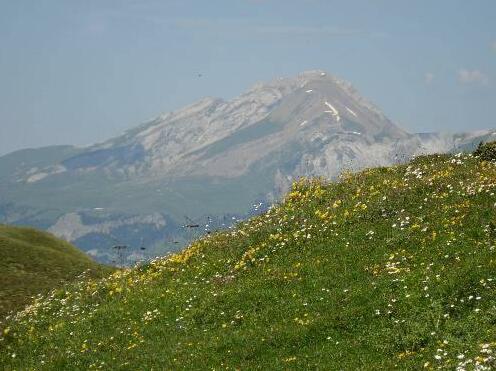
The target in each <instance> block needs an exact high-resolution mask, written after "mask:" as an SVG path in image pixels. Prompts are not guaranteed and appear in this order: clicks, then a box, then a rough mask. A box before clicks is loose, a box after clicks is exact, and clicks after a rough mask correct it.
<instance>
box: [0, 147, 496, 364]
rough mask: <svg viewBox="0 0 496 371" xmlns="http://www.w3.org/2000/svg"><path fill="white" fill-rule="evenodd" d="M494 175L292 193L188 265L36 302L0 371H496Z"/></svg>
mask: <svg viewBox="0 0 496 371" xmlns="http://www.w3.org/2000/svg"><path fill="white" fill-rule="evenodd" d="M495 187H496V165H495V164H494V163H489V162H481V161H480V160H479V159H477V158H474V157H472V156H471V155H460V156H453V157H450V156H429V157H421V158H418V159H416V160H414V161H413V162H412V163H410V164H408V165H405V166H397V167H391V168H377V169H370V170H366V171H364V172H361V173H358V174H354V175H351V174H345V175H343V176H342V178H341V180H340V181H339V182H337V183H327V182H325V181H321V180H307V181H300V182H298V183H296V184H295V185H294V187H293V189H292V191H291V192H290V193H289V194H288V195H287V196H286V198H285V200H284V202H282V203H281V205H279V206H277V207H274V208H272V209H271V210H270V211H269V212H268V213H267V214H265V215H262V216H259V217H256V218H253V219H251V220H249V221H247V222H244V223H242V224H239V225H238V226H237V228H236V229H233V230H231V231H226V232H222V233H218V234H215V235H212V236H210V237H206V238H204V239H201V240H199V241H196V242H195V243H193V244H192V245H191V246H190V247H189V248H188V249H186V250H185V251H184V252H182V253H180V254H177V255H174V256H171V257H169V258H163V259H158V260H156V261H153V262H151V263H150V264H149V265H146V266H142V267H138V268H134V269H128V270H124V271H119V272H116V273H114V274H113V275H112V276H111V277H109V278H104V279H102V280H81V281H80V282H77V283H75V284H72V285H71V286H69V287H65V288H63V289H59V290H55V291H53V292H52V293H51V294H50V295H48V296H46V297H45V298H39V299H37V300H36V301H35V302H34V303H33V304H32V305H31V306H30V307H28V308H27V309H26V310H25V311H23V312H20V313H19V314H18V315H17V316H15V317H14V318H12V319H11V320H10V321H9V322H8V323H7V327H6V328H5V331H4V334H3V338H2V339H1V341H0V364H3V365H5V367H6V368H7V369H59V370H65V369H71V370H78V369H81V370H82V369H94V368H101V369H122V370H138V369H156V370H161V369H174V370H175V369H186V370H193V369H216V370H219V369H261V370H268V369H270V370H271V369H328V370H339V369H347V370H357V369H366V370H378V369H394V368H398V369H420V368H423V367H425V368H437V367H444V368H448V369H454V368H455V367H456V366H457V365H462V364H464V363H467V365H468V366H467V368H468V369H470V366H471V365H472V366H474V365H475V364H479V365H485V366H487V367H494V366H496V364H495V361H494V359H493V358H492V357H491V354H490V353H491V352H494V351H496V349H495V348H496V343H495V341H496V325H495V324H496V305H495V303H496V267H495V263H496V260H495V258H496V252H495V237H496V219H495V202H496V197H495V195H494V191H495Z"/></svg>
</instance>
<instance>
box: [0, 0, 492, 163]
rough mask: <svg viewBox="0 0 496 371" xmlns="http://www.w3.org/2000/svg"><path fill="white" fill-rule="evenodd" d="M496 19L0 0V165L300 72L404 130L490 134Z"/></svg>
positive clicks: (295, 5)
mask: <svg viewBox="0 0 496 371" xmlns="http://www.w3.org/2000/svg"><path fill="white" fill-rule="evenodd" d="M495 20H496V1H494V0H486V1H484V0H481V1H476V0H474V1H467V0H437V1H432V0H415V1H413V0H412V1H406V0H405V1H400V0H387V1H386V0H363V1H357V0H346V1H344V0H340V1H333V0H321V1H319V0H209V1H204V0H197V1H188V0H178V1H175V0H160V1H158V0H157V1H155V0H149V1H147V0H115V1H106V0H74V1H70V0H46V1H39V0H31V1H27V0H0V154H3V153H7V152H9V151H12V150H15V149H19V148H24V147H32V146H43V145H49V144H61V143H67V144H78V145H83V144H90V143H93V142H96V141H101V140H104V139H106V138H108V137H111V136H114V135H116V134H119V133H120V132H122V131H123V130H124V129H127V128H130V127H132V126H135V125H137V124H139V123H141V122H143V121H145V120H147V119H149V118H151V117H153V116H156V115H157V114H159V113H161V112H165V111H169V110H174V109H177V108H180V107H181V106H182V105H185V104H188V103H191V102H192V101H194V100H196V99H198V98H200V97H203V96H217V97H222V98H231V97H233V96H235V95H238V94H239V93H241V92H242V91H244V90H245V89H246V88H248V87H250V86H251V85H253V84H254V83H255V82H257V81H261V80H268V79H272V78H275V77H279V76H288V75H294V74H297V73H299V72H302V71H304V70H309V69H324V70H327V71H328V72H330V73H332V74H335V75H337V76H339V77H341V78H344V79H346V80H349V81H351V82H352V83H353V84H354V85H355V86H356V87H357V88H358V89H359V90H360V91H361V92H362V94H363V95H364V96H365V97H367V98H369V99H370V100H372V101H373V102H375V103H376V104H377V105H379V106H380V107H381V108H382V109H383V110H384V112H385V113H386V114H387V115H388V116H390V117H391V118H392V119H393V120H395V121H396V122H397V123H399V124H400V125H401V126H403V127H404V128H406V129H408V130H410V131H435V130H450V131H461V130H471V129H482V128H496V119H495V118H494V116H495V114H494V112H493V109H494V106H495V105H496V21H495ZM198 74H202V77H198Z"/></svg>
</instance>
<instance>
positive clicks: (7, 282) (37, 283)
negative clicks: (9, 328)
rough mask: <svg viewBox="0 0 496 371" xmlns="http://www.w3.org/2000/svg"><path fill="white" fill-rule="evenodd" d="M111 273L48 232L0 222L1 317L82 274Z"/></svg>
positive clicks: (89, 275) (97, 274)
mask: <svg viewBox="0 0 496 371" xmlns="http://www.w3.org/2000/svg"><path fill="white" fill-rule="evenodd" d="M111 272H112V269H110V268H108V267H104V266H101V265H99V264H97V263H95V262H94V261H93V260H91V259H90V258H89V257H88V256H87V255H86V254H84V253H83V252H81V251H79V250H78V249H77V248H76V247H74V246H72V245H70V244H69V243H67V242H65V241H62V240H59V239H57V238H55V237H54V236H53V235H51V234H49V233H46V232H42V231H38V230H35V229H31V228H20V227H13V226H6V225H0V319H2V318H3V317H4V316H5V315H7V313H9V312H10V311H15V310H19V309H22V307H23V306H25V305H26V304H27V303H29V302H30V301H31V300H32V297H33V296H35V295H38V294H45V293H46V292H48V291H49V290H51V289H54V288H56V287H59V286H61V285H62V284H63V283H67V282H68V281H71V280H74V279H75V278H76V277H77V276H79V275H81V274H83V273H84V274H85V275H86V276H87V277H102V276H103V275H106V274H110V273H111ZM0 327H1V326H0Z"/></svg>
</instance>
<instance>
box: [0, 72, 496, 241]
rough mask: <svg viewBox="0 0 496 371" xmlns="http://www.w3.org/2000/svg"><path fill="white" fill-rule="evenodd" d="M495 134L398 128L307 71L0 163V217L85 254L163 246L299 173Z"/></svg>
mask: <svg viewBox="0 0 496 371" xmlns="http://www.w3.org/2000/svg"><path fill="white" fill-rule="evenodd" d="M493 136H494V133H493V132H479V133H469V134H459V135H448V134H411V133H407V132H406V131H404V130H403V129H401V128H399V127H398V126H396V125H395V124H394V123H393V122H391V121H390V120H389V119H388V118H387V117H386V116H385V115H384V114H383V113H382V112H381V111H380V110H379V109H378V108H377V107H375V106H374V105H373V104H371V103H370V102H368V101H367V100H366V99H364V98H363V97H361V96H360V94H359V93H358V92H357V91H356V90H355V89H354V88H353V87H352V86H351V85H350V84H349V83H347V82H345V81H342V80H340V79H337V78H335V77H333V76H331V75H329V74H327V73H325V72H323V71H309V72H305V73H302V74H300V75H298V76H296V77H292V78H282V79H277V80H274V81H271V82H268V83H259V84H257V85H255V86H254V87H253V88H251V89H250V90H248V91H247V92H245V93H244V94H242V95H240V96H239V97H237V98H235V99H232V100H230V101H224V100H222V99H216V98H205V99H202V100H201V101H199V102H196V103H194V104H192V105H190V106H187V107H185V108H183V109H180V110H178V111H176V112H170V113H167V114H163V115H160V116H159V117H157V118H156V119H154V120H152V121H150V122H148V123H145V124H143V125H141V126H139V127H137V128H135V129H133V130H130V131H128V132H126V133H125V134H124V135H122V136H120V137H117V138H113V139H111V140H108V141H106V142H104V143H101V144H98V145H94V146H91V147H88V148H83V149H71V148H68V147H61V149H60V150H55V149H53V150H50V151H47V150H46V149H45V150H44V151H45V152H49V153H50V156H49V157H46V158H44V159H43V160H40V158H39V156H38V153H39V154H41V152H37V151H34V152H31V153H30V155H27V154H26V153H25V152H22V156H21V154H18V155H16V154H12V155H9V156H5V157H4V158H0V191H2V192H0V194H1V195H2V196H1V198H0V204H3V205H9V207H4V208H3V210H13V209H15V210H16V212H15V213H13V212H7V211H5V212H4V220H9V221H12V220H13V219H15V220H14V222H26V221H27V222H28V223H30V224H33V223H38V224H40V223H41V224H43V225H44V226H45V227H47V228H50V230H51V231H53V232H55V233H56V234H58V235H60V236H65V237H66V238H67V239H69V240H72V241H75V242H76V243H77V242H78V240H79V241H83V240H84V243H83V242H81V245H84V246H85V247H88V248H89V247H90V246H93V245H95V243H96V242H95V241H96V240H95V238H97V237H95V238H89V236H109V235H113V236H114V235H118V236H120V238H122V239H127V240H133V241H136V238H137V236H138V235H139V234H142V233H148V234H149V235H150V234H151V235H154V236H156V237H157V239H158V240H160V239H162V240H163V239H165V238H166V236H165V234H166V232H165V230H167V234H169V235H170V234H172V235H181V229H180V226H181V224H184V223H182V222H183V221H184V220H183V218H184V215H186V214H187V215H189V216H191V217H193V218H199V219H202V220H207V219H205V218H206V217H207V215H214V216H217V217H219V216H222V215H225V214H232V215H238V216H239V215H241V214H245V213H247V212H249V208H250V205H252V203H253V202H254V201H255V200H257V201H260V200H262V201H265V200H274V199H277V197H278V195H279V194H280V193H281V192H284V191H285V190H286V189H287V187H288V186H289V184H290V183H291V182H292V180H294V179H295V178H298V177H300V176H324V177H327V178H333V177H335V176H337V175H338V174H339V173H340V172H341V171H342V170H343V169H351V170H358V169H361V168H364V167H370V166H381V165H389V164H391V163H394V162H400V161H402V160H405V159H407V158H409V157H410V156H412V155H417V154H420V153H432V152H448V151H452V150H455V149H457V148H465V147H467V148H468V147H471V146H473V145H474V144H476V143H477V142H478V141H480V140H484V139H486V140H487V139H488V138H491V137H493ZM39 151H42V150H39ZM62 151H63V153H62ZM45 152H43V153H45ZM16 156H18V157H19V159H18V160H16V159H17V157H16ZM37 156H38V158H37ZM21 158H22V160H21ZM16 161H17V162H16ZM14 187H15V188H14ZM0 210H2V209H0ZM18 210H30V212H29V213H28V214H29V215H27V214H26V213H24V214H23V213H20V212H19V211H18ZM102 210H104V211H105V214H104V216H102V213H101V212H102ZM94 214H95V215H96V216H95V215H94ZM13 215H16V217H13ZM19 215H23V216H22V217H19ZM81 215H86V219H87V220H92V221H91V222H87V223H85V222H84V220H82V219H81ZM88 215H89V216H92V215H93V216H95V218H93V219H91V218H88ZM0 216H1V214H0ZM23 218H24V219H23ZM166 220H169V222H166ZM203 224H205V225H206V224H208V222H205V223H203ZM220 224H222V223H220ZM143 226H146V228H144V229H143ZM166 226H167V228H166ZM174 226H175V228H176V231H175V232H174ZM150 228H152V229H153V231H154V232H153V233H152V232H150ZM183 235H184V233H183ZM105 243H107V242H105ZM150 243H151V242H150ZM96 244H97V245H98V243H96ZM107 244H108V243H107ZM100 245H102V244H100ZM93 250H94V249H92V250H91V251H93Z"/></svg>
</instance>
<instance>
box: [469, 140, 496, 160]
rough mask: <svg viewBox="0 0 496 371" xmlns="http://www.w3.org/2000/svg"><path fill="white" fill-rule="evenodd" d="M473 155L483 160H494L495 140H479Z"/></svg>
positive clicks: (495, 156) (495, 152)
mask: <svg viewBox="0 0 496 371" xmlns="http://www.w3.org/2000/svg"><path fill="white" fill-rule="evenodd" d="M474 155H475V156H477V157H479V158H480V159H481V160H483V161H496V142H489V143H483V142H480V144H479V146H478V147H477V149H476V150H475V152H474Z"/></svg>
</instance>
